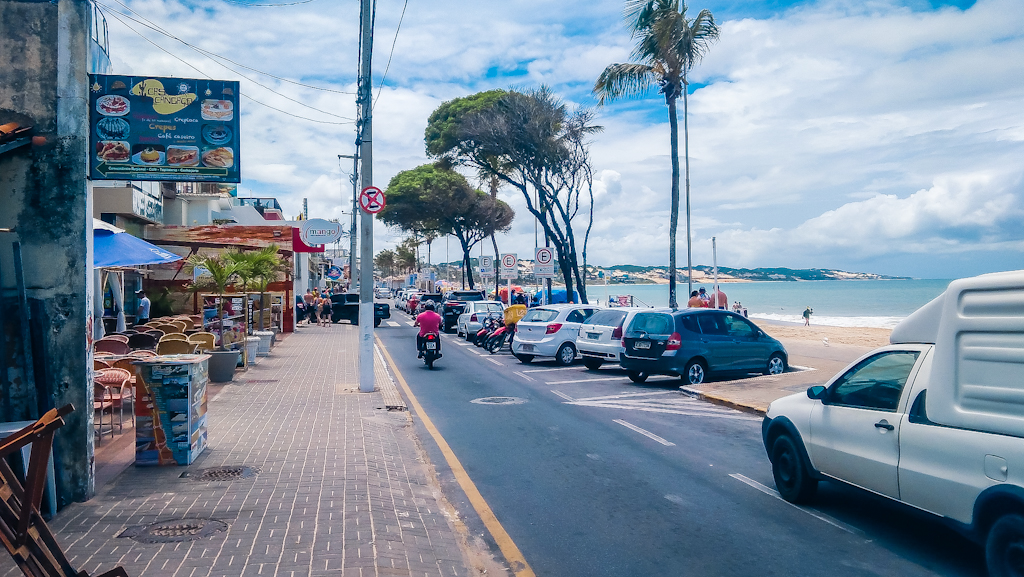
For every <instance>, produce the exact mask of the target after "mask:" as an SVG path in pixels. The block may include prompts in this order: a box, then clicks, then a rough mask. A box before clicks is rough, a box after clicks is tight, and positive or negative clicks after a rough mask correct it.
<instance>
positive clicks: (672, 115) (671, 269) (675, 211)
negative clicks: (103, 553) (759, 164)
mask: <svg viewBox="0 0 1024 577" xmlns="http://www.w3.org/2000/svg"><path fill="white" fill-rule="evenodd" d="M683 91H684V94H685V91H686V85H685V84H684V85H683ZM684 98H685V96H684ZM667 100H668V122H669V127H670V129H671V132H670V134H671V141H672V208H671V213H670V216H669V225H668V306H670V307H671V308H677V307H678V306H679V300H678V299H677V298H676V229H677V228H678V227H679V121H678V120H677V119H676V99H675V96H672V97H670V98H668V99H667ZM687 201H689V196H687ZM687 206H689V202H687ZM687 214H689V213H687ZM687 238H689V216H687ZM687 247H689V244H687ZM687 250H689V249H687ZM686 294H687V298H689V294H690V293H689V291H687V293H686Z"/></svg>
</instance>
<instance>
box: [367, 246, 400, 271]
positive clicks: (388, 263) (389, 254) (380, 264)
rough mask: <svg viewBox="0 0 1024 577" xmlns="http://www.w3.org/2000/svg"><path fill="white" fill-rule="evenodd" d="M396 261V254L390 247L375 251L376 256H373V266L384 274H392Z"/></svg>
mask: <svg viewBox="0 0 1024 577" xmlns="http://www.w3.org/2000/svg"><path fill="white" fill-rule="evenodd" d="M397 262H398V256H397V255H396V254H395V251H393V250H390V249H384V250H382V251H380V252H378V253H377V256H376V257H374V258H373V266H375V267H377V268H378V269H380V271H381V273H383V274H384V276H389V277H390V276H394V275H395V266H396V265H397Z"/></svg>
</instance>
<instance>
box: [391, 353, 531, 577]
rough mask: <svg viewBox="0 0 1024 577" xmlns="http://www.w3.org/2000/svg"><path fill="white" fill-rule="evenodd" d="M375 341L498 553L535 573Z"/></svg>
mask: <svg viewBox="0 0 1024 577" xmlns="http://www.w3.org/2000/svg"><path fill="white" fill-rule="evenodd" d="M377 344H378V345H379V346H380V350H381V352H383V353H384V357H385V358H387V360H388V364H389V365H391V370H392V371H394V373H395V377H396V378H397V379H398V383H399V384H400V385H402V389H403V390H405V394H406V395H407V396H408V397H409V402H410V403H412V407H413V409H415V410H416V414H417V415H419V418H420V419H422V420H423V426H424V427H426V429H427V432H428V433H430V436H431V437H433V438H434V442H435V443H437V446H438V448H440V449H441V454H443V455H444V459H445V460H446V461H448V466H449V467H451V469H452V474H454V475H455V480H456V481H458V482H459V486H460V487H462V490H463V491H464V492H465V493H466V497H467V498H469V502H470V504H472V505H473V508H474V509H476V513H477V515H480V519H481V520H482V521H483V522H484V526H485V527H487V530H488V531H489V532H490V533H491V537H492V538H493V539H494V542H495V543H497V544H498V548H499V549H501V553H502V555H504V556H505V560H506V561H508V564H509V567H511V568H512V572H513V573H515V575H516V576H517V577H535V574H534V572H533V569H531V568H530V564H529V563H527V562H526V558H525V557H523V553H522V551H520V550H519V547H517V546H516V544H515V542H514V541H512V537H510V536H509V534H508V533H507V532H506V531H505V528H504V527H502V526H501V523H500V522H499V521H498V518H497V517H496V516H495V515H494V511H492V510H491V506H490V505H488V504H487V501H485V500H484V497H483V495H481V494H480V491H479V490H478V489H477V488H476V484H475V483H473V480H472V479H470V478H469V474H468V473H466V469H465V468H464V467H463V466H462V463H460V462H459V458H458V457H456V456H455V452H454V451H452V448H451V447H449V446H448V442H447V441H445V440H444V437H442V436H441V432H440V431H438V430H437V427H435V426H434V422H433V421H431V420H430V417H428V416H427V413H426V411H424V410H423V406H422V405H420V402H419V401H418V400H416V395H414V394H412V389H410V388H409V384H408V383H406V382H405V377H403V376H402V373H401V372H399V370H398V365H396V364H395V361H394V359H392V358H391V353H389V352H388V349H387V348H386V347H385V346H384V343H383V342H382V341H381V340H380V337H377Z"/></svg>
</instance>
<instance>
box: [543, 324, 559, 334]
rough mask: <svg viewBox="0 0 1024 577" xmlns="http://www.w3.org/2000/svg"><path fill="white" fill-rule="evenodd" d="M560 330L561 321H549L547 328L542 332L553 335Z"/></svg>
mask: <svg viewBox="0 0 1024 577" xmlns="http://www.w3.org/2000/svg"><path fill="white" fill-rule="evenodd" d="M560 330H562V323H551V324H550V325H548V328H547V330H546V331H544V334H546V335H553V334H555V333H557V332H558V331H560Z"/></svg>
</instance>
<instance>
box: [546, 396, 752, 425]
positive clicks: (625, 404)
mask: <svg viewBox="0 0 1024 577" xmlns="http://www.w3.org/2000/svg"><path fill="white" fill-rule="evenodd" d="M667 392H669V393H675V394H674V395H673V396H672V397H665V396H661V397H655V398H651V396H650V395H648V396H647V398H635V397H633V398H629V397H623V396H615V397H607V398H594V399H576V400H574V401H567V402H566V403H565V404H567V405H576V406H580V407H599V408H605V409H621V410H627V411H643V412H647V413H662V414H669V415H683V416H689V417H713V418H717V419H729V420H736V421H756V420H758V418H757V417H753V416H750V415H747V414H746V413H742V412H740V411H737V410H735V409H729V408H726V407H719V406H716V405H712V404H709V403H706V402H704V401H699V400H697V399H692V398H690V397H684V396H682V393H676V392H675V391H667Z"/></svg>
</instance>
